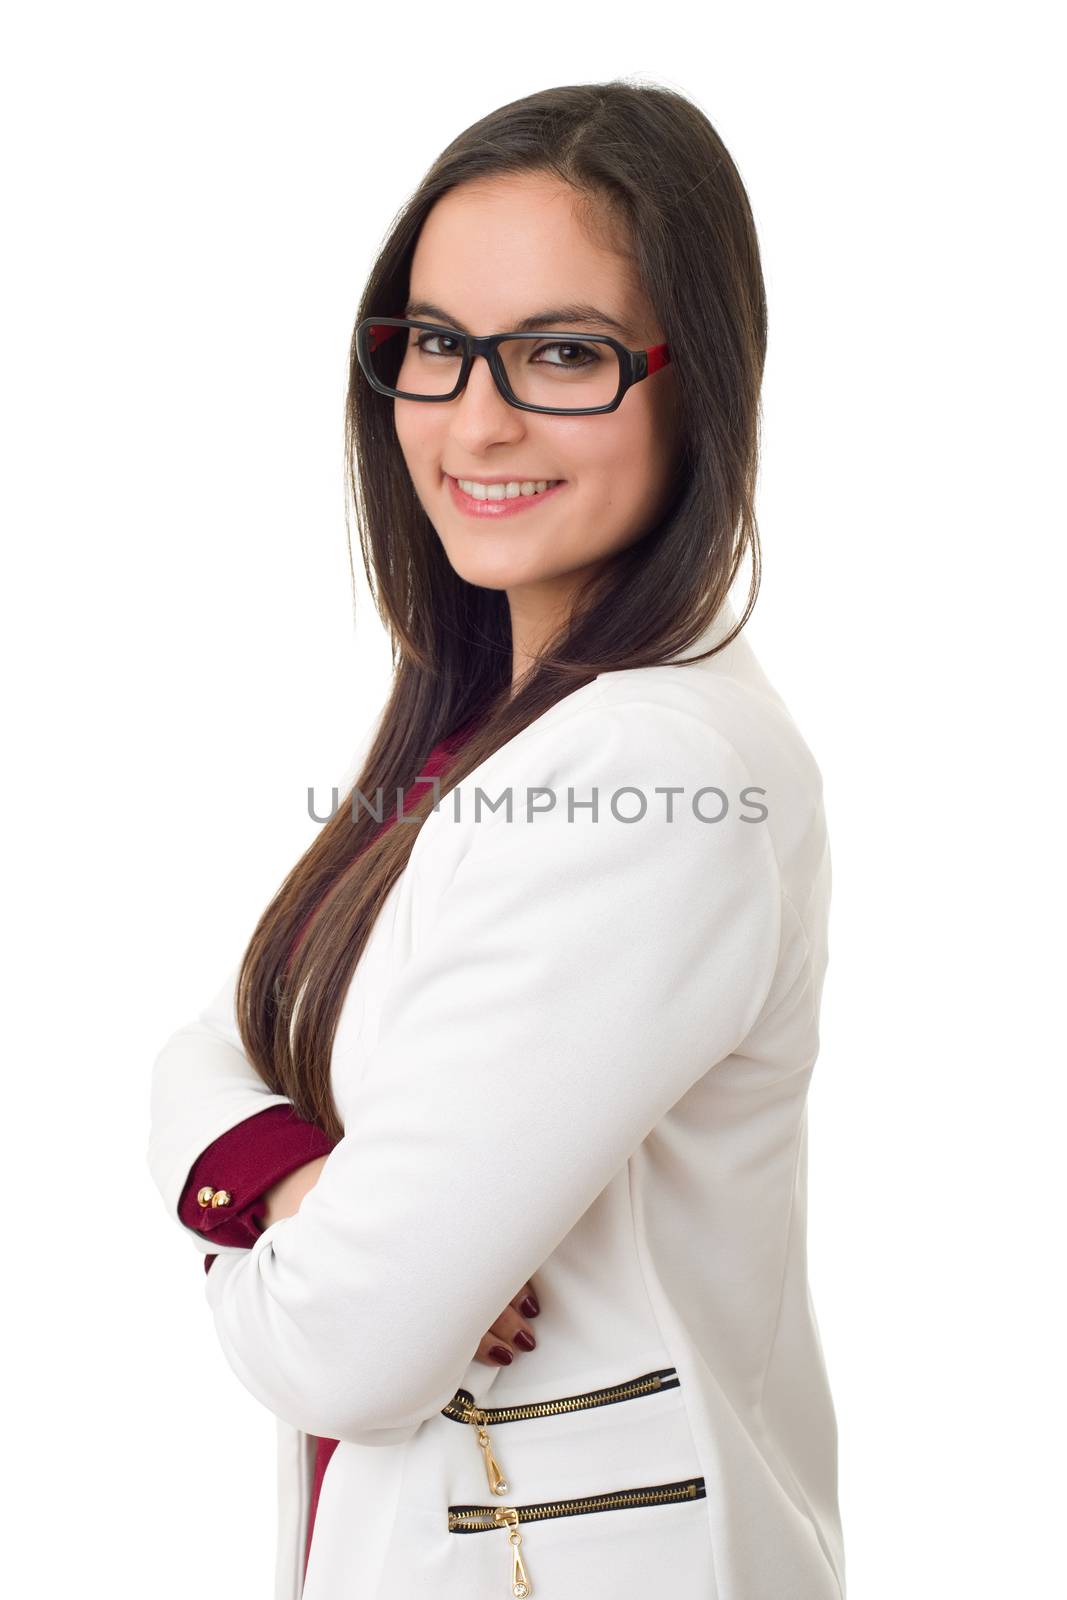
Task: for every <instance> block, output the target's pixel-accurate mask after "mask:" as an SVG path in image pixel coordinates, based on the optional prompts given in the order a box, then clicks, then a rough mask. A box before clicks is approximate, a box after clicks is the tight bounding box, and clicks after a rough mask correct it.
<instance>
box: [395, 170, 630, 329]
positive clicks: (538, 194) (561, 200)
mask: <svg viewBox="0 0 1067 1600" xmlns="http://www.w3.org/2000/svg"><path fill="white" fill-rule="evenodd" d="M598 232H599V230H594V229H590V227H589V226H588V224H587V222H586V221H585V220H584V219H583V213H582V209H581V206H580V203H579V201H578V197H577V196H576V195H575V194H574V191H573V190H571V189H570V188H568V187H567V186H566V185H564V184H561V183H560V182H559V181H558V180H556V179H554V178H550V177H544V176H542V175H540V174H536V175H535V174H521V175H509V176H508V177H498V178H494V179H493V180H491V181H490V180H479V181H477V182H472V183H467V184H462V185H460V186H459V187H458V188H456V189H453V190H451V191H450V192H449V193H448V194H446V195H444V196H443V197H442V199H440V200H439V201H438V202H437V203H436V205H435V206H434V207H433V208H432V209H431V211H430V213H429V215H428V216H427V218H426V220H425V222H424V223H423V226H422V230H421V232H420V235H419V238H418V241H417V243H416V246H415V251H414V254H413V256H412V262H411V275H410V284H409V302H410V303H411V304H416V303H419V302H423V303H427V304H433V305H435V306H437V307H439V308H441V309H444V310H447V311H448V313H449V317H448V319H447V320H449V321H451V322H452V323H454V324H455V325H457V326H461V327H462V328H463V329H465V330H466V331H468V332H471V333H493V332H497V331H501V330H506V329H508V328H515V329H517V328H519V327H520V326H521V324H522V323H523V321H525V320H527V319H529V318H531V317H532V316H536V315H538V314H539V313H540V312H541V311H542V310H543V309H545V308H546V307H556V306H572V305H577V304H579V303H580V304H582V305H585V306H590V307H596V308H598V309H599V310H600V311H602V312H603V313H604V314H605V317H604V329H603V331H604V332H606V333H615V334H616V336H617V337H620V336H623V330H625V336H626V337H629V338H633V337H635V336H636V333H637V331H638V327H639V325H640V324H643V323H644V322H645V321H646V320H647V310H648V308H647V306H646V304H645V300H644V296H643V295H642V294H641V293H640V291H639V289H638V287H637V285H636V282H635V279H634V276H633V270H632V266H631V263H630V262H629V260H628V258H627V257H626V256H625V255H623V254H620V253H619V252H618V251H617V250H615V249H613V248H612V247H611V245H610V243H609V242H608V240H607V239H606V238H598V237H597V233H598ZM411 314H412V315H416V314H421V313H416V312H414V311H412V313H411ZM431 320H436V318H434V319H431ZM612 324H614V325H612ZM589 325H591V324H589Z"/></svg>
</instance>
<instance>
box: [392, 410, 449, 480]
mask: <svg viewBox="0 0 1067 1600" xmlns="http://www.w3.org/2000/svg"><path fill="white" fill-rule="evenodd" d="M434 412H435V407H433V406H422V405H419V404H418V403H417V402H415V401H408V402H406V403H405V402H404V401H403V400H394V402H393V422H394V426H395V428H396V437H397V442H398V443H399V445H400V450H401V453H402V454H403V457H404V461H405V463H406V464H407V469H408V472H409V473H410V475H411V478H412V481H413V482H415V483H418V482H419V481H420V480H421V479H423V478H425V476H426V474H427V473H429V472H431V471H433V470H434V463H435V462H436V460H437V458H438V456H439V455H440V449H439V442H438V439H437V435H438V433H439V432H440V419H439V418H438V417H437V416H436V415H435V414H434Z"/></svg>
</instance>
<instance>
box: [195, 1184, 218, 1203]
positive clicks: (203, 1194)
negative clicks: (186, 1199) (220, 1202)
mask: <svg viewBox="0 0 1067 1600" xmlns="http://www.w3.org/2000/svg"><path fill="white" fill-rule="evenodd" d="M214 1193H215V1191H214V1189H212V1188H211V1186H210V1184H208V1185H206V1186H205V1187H204V1188H203V1189H198V1190H197V1192H196V1198H197V1200H198V1201H199V1202H200V1204H201V1205H202V1206H209V1205H210V1204H211V1197H212V1195H213V1194H214Z"/></svg>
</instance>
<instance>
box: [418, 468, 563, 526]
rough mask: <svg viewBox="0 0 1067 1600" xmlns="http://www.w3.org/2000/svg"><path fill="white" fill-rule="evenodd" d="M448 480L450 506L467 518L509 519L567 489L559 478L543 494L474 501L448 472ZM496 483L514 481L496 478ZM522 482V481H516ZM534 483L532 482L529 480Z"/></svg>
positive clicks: (446, 475)
mask: <svg viewBox="0 0 1067 1600" xmlns="http://www.w3.org/2000/svg"><path fill="white" fill-rule="evenodd" d="M445 477H446V478H447V479H448V490H449V493H450V494H451V496H452V504H453V505H454V506H456V507H457V508H458V509H459V510H460V511H464V512H466V514H467V516H469V517H511V516H514V515H515V514H516V513H518V512H520V511H529V510H531V508H532V507H534V506H538V505H540V504H541V503H542V502H543V501H545V500H551V498H552V496H553V495H554V494H557V493H558V492H559V490H560V489H565V488H566V487H567V480H566V478H561V479H560V481H559V483H557V484H556V485H555V487H554V488H552V489H546V490H545V491H544V493H543V494H517V495H515V497H514V498H513V499H511V500H506V499H505V500H476V499H475V498H474V496H473V495H472V494H468V493H467V491H466V489H461V488H460V486H459V484H458V482H457V481H456V479H455V478H453V476H452V474H451V473H449V472H446V473H445ZM495 481H496V482H497V483H505V482H511V481H515V480H510V479H504V478H498V479H496V480H495ZM518 481H520V482H521V481H524V480H521V479H520V480H518ZM531 481H534V480H531Z"/></svg>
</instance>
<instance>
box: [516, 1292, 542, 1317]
mask: <svg viewBox="0 0 1067 1600" xmlns="http://www.w3.org/2000/svg"><path fill="white" fill-rule="evenodd" d="M519 1310H520V1311H521V1312H522V1314H523V1316H524V1317H537V1316H540V1314H541V1307H540V1306H539V1305H538V1304H537V1301H536V1300H535V1299H534V1297H533V1295H532V1294H528V1295H527V1296H526V1297H525V1299H523V1300H520V1301H519Z"/></svg>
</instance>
